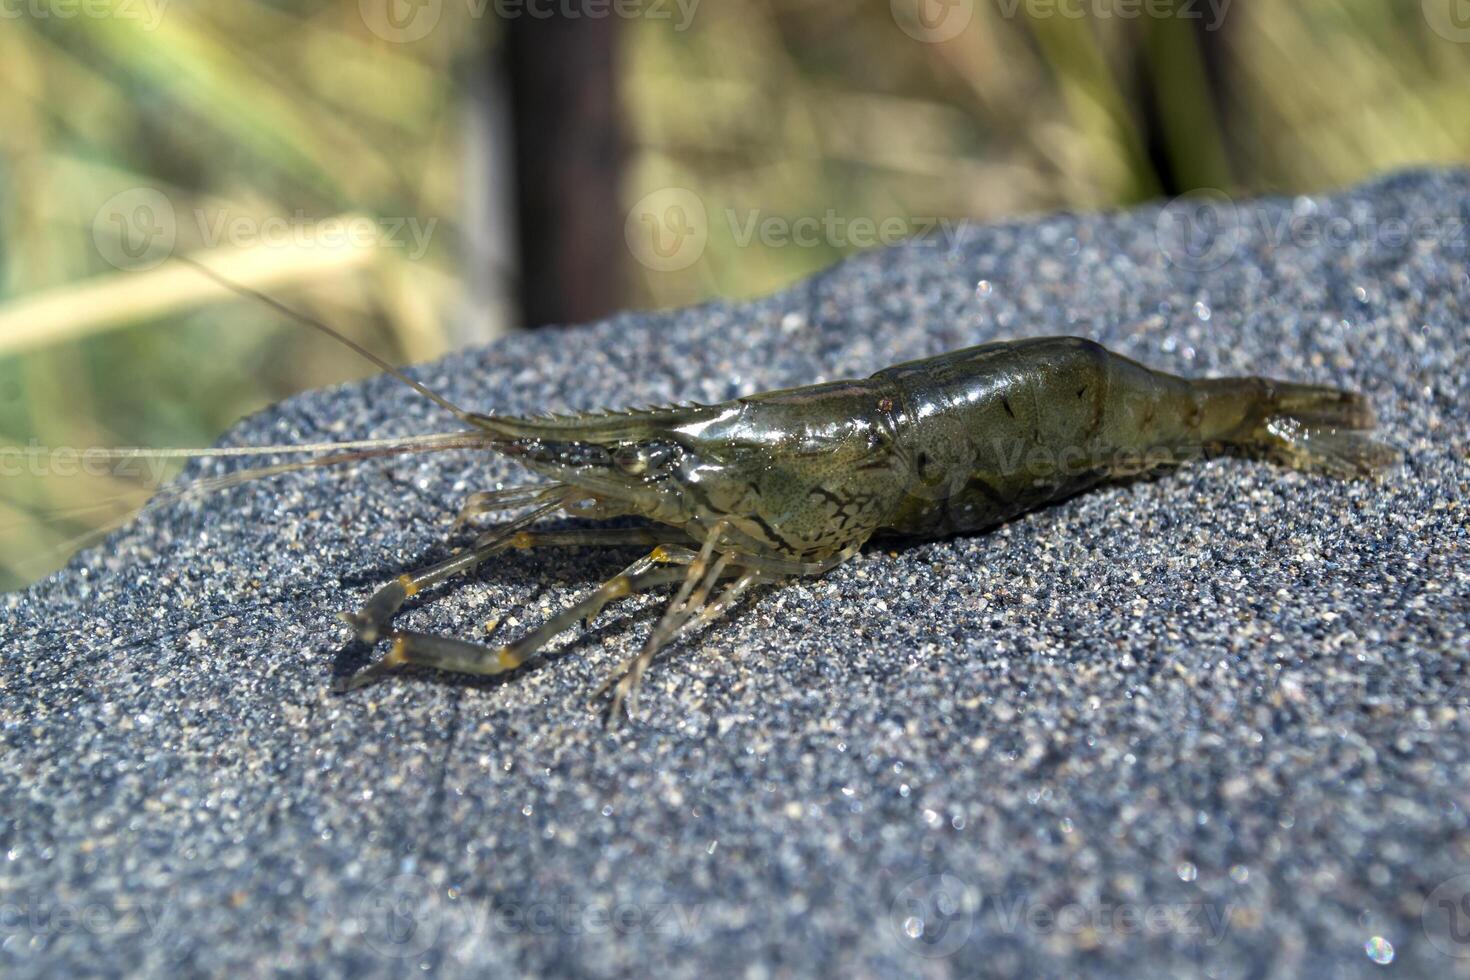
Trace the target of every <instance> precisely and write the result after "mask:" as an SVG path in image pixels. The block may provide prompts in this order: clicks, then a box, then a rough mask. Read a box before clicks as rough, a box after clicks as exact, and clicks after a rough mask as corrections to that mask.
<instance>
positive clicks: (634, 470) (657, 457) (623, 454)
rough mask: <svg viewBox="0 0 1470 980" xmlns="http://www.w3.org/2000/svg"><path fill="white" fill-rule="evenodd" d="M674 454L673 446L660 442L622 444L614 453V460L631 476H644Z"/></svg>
mask: <svg viewBox="0 0 1470 980" xmlns="http://www.w3.org/2000/svg"><path fill="white" fill-rule="evenodd" d="M673 454H674V449H673V447H672V446H666V445H662V444H659V443H654V444H647V445H641V446H622V447H620V448H619V449H617V450H616V451H615V452H614V453H613V462H614V463H616V464H617V466H618V468H619V469H621V470H622V471H623V472H624V473H627V474H629V475H630V476H642V475H643V474H645V473H647V472H648V471H649V470H651V469H655V468H657V467H660V466H663V465H664V464H665V463H667V462H668V461H669V459H670V457H672V456H673Z"/></svg>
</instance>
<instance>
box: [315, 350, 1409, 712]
mask: <svg viewBox="0 0 1470 980" xmlns="http://www.w3.org/2000/svg"><path fill="white" fill-rule="evenodd" d="M436 400H437V401H439V402H440V403H441V404H447V403H444V402H443V400H442V399H438V398H437V396H436ZM450 407H451V408H452V406H450ZM454 410H455V411H456V412H458V411H459V410H458V409H454ZM461 417H462V419H463V420H464V421H465V422H466V423H468V425H469V426H470V429H469V431H468V432H466V433H463V434H462V436H463V438H464V439H465V440H466V441H468V442H474V443H477V444H478V445H479V446H480V447H483V448H484V449H486V450H489V451H491V452H495V453H499V454H501V455H503V456H507V457H510V458H512V459H515V460H517V461H519V462H520V463H521V464H523V465H524V466H525V467H526V468H528V469H529V470H531V471H532V472H534V473H536V474H538V475H540V476H541V477H544V478H545V480H546V482H544V483H540V484H534V485H528V486H522V487H513V488H511V489H509V490H504V491H498V492H493V493H482V494H476V495H474V496H472V497H471V498H470V499H469V500H468V501H467V502H466V504H465V507H464V510H463V511H462V513H461V515H460V519H461V521H472V520H474V519H476V518H477V517H478V516H479V515H481V514H487V513H495V512H500V511H504V510H509V509H513V508H520V507H529V508H530V509H529V511H527V512H526V513H525V514H524V515H523V516H521V517H519V518H517V519H515V520H512V521H510V522H508V523H505V524H502V525H500V526H498V527H494V528H492V529H490V530H488V531H486V532H485V533H483V534H481V535H480V536H479V537H478V538H477V539H476V540H475V542H474V544H473V546H472V547H469V548H467V549H465V550H463V551H461V552H459V553H457V554H455V555H454V556H452V557H450V558H449V559H447V560H445V561H442V562H440V563H438V564H436V565H433V566H431V567H428V568H425V569H423V570H422V571H418V572H413V573H408V574H404V575H402V576H400V577H398V578H397V579H394V580H393V581H391V582H389V583H388V584H386V585H384V586H383V587H382V588H381V589H379V590H378V591H377V592H376V593H374V594H373V595H372V596H371V598H369V600H368V601H367V603H366V604H365V605H364V606H362V607H361V608H360V609H358V610H356V611H355V612H351V613H346V614H344V618H345V619H346V620H347V622H348V623H350V624H351V626H352V628H353V629H354V630H355V631H356V635H357V637H358V638H359V639H360V640H362V641H363V642H365V643H367V644H369V645H376V644H377V643H379V642H380V641H388V642H389V643H390V649H389V650H388V652H387V653H386V654H385V655H384V656H383V657H382V658H381V659H379V660H378V661H376V662H375V663H373V664H371V665H370V666H368V667H367V668H365V669H364V670H362V671H360V672H358V673H357V674H356V675H355V676H352V677H350V678H346V679H344V680H343V681H342V682H340V683H339V685H338V687H339V689H340V690H350V689H353V688H357V687H361V686H363V685H364V684H367V683H369V682H372V681H374V680H376V679H378V678H381V677H382V676H384V675H385V674H388V673H390V672H392V671H394V670H396V669H398V668H400V667H404V666H407V665H418V666H422V667H430V668H435V669H438V670H443V671H451V672H456V673H464V674H478V675H486V674H501V673H505V672H508V671H513V670H515V669H517V668H518V667H520V666H521V665H523V664H525V663H526V662H527V661H528V660H529V659H530V658H531V657H533V656H534V655H535V654H536V653H537V652H538V651H540V650H541V649H542V648H543V647H544V646H545V645H546V644H547V643H548V642H549V641H550V640H551V639H552V638H554V637H555V636H557V635H558V634H560V633H562V632H563V631H565V630H567V629H569V628H571V627H572V626H573V625H575V624H576V623H578V622H579V621H590V620H591V618H592V617H594V616H596V615H597V614H598V613H599V612H601V610H602V609H603V608H604V607H605V606H607V605H608V604H609V603H612V602H614V601H616V600H618V599H622V598H624V597H627V596H632V595H636V594H640V593H646V592H649V591H651V590H654V589H658V588H661V587H674V596H673V599H672V600H671V601H670V603H669V604H668V606H667V607H666V609H665V611H664V612H663V615H662V617H661V618H660V619H659V621H658V623H657V625H656V626H655V627H654V629H653V630H652V632H651V634H650V635H649V637H648V638H647V641H646V642H645V643H644V644H643V645H642V648H641V651H640V652H639V653H638V654H637V655H636V656H635V657H633V658H631V659H629V660H628V661H626V662H624V663H623V664H622V665H621V666H620V667H619V668H618V669H617V671H616V672H614V673H613V674H612V675H611V676H610V677H609V678H608V681H607V682H606V683H604V684H603V685H602V686H601V687H600V688H599V689H598V693H599V694H600V693H603V692H605V691H607V690H608V689H609V688H611V689H612V691H613V700H612V713H613V715H614V716H616V715H617V714H618V713H619V711H620V710H623V709H626V710H627V711H628V712H629V713H630V714H631V713H632V712H633V711H635V710H636V697H637V692H638V687H639V684H640V681H641V679H642V677H643V675H644V672H645V671H646V670H647V668H648V666H649V664H650V663H652V661H653V660H654V658H655V657H656V656H657V654H658V653H659V651H660V650H662V649H664V648H665V647H666V646H667V645H668V644H669V643H670V642H672V641H674V640H675V639H676V638H678V637H680V636H681V635H683V634H684V633H686V632H687V631H689V630H693V629H697V628H699V627H701V626H703V625H705V624H707V623H709V622H711V621H713V620H714V619H716V618H717V617H719V616H720V615H721V614H722V613H724V612H726V611H727V610H729V609H730V608H731V607H732V606H733V605H734V604H735V603H736V602H737V601H739V600H740V598H741V597H742V596H744V595H746V594H747V593H748V592H750V590H752V589H753V588H756V587H757V586H762V585H767V584H771V583H777V582H780V581H782V580H785V579H789V578H791V577H795V576H816V575H821V574H823V573H825V572H827V571H829V570H831V569H832V568H834V567H836V566H837V565H840V564H841V563H843V562H845V561H847V560H849V559H851V558H852V557H853V556H855V555H856V554H858V552H859V550H860V549H861V548H862V547H863V546H864V544H866V543H867V542H868V541H869V540H871V539H873V538H875V537H880V536H881V537H897V538H909V539H914V538H936V537H942V536H947V535H952V534H959V533H967V532H974V531H980V530H983V529H985V528H988V527H992V526H994V525H996V524H999V523H1001V522H1003V521H1006V520H1008V519H1010V518H1013V517H1015V516H1017V515H1019V514H1022V513H1024V512H1026V511H1029V510H1031V509H1033V508H1036V507H1039V506H1042V505H1044V504H1047V503H1049V502H1053V501H1057V500H1060V499H1062V498H1065V497H1068V496H1070V495H1072V494H1075V493H1078V492H1080V491H1082V490H1085V489H1087V488H1088V487H1091V486H1094V485H1095V484H1098V483H1100V482H1102V481H1105V480H1108V479H1113V478H1119V477H1125V476H1133V475H1137V474H1141V473H1146V472H1149V471H1151V470H1155V469H1157V468H1159V467H1163V466H1172V465H1177V464H1179V463H1182V462H1184V461H1186V460H1188V459H1190V458H1193V457H1195V456H1198V455H1200V454H1203V453H1206V452H1215V451H1224V452H1234V453H1238V454H1248V455H1263V456H1268V457H1272V458H1274V459H1276V460H1278V461H1280V462H1282V463H1284V464H1286V465H1288V466H1291V467H1295V468H1300V469H1312V470H1319V471H1324V472H1326V473H1327V474H1329V475H1331V476H1335V477H1343V478H1352V477H1371V476H1377V475H1380V474H1382V473H1384V472H1386V471H1387V470H1388V469H1389V468H1391V467H1392V466H1393V465H1394V463H1395V462H1396V459H1397V454H1396V452H1395V451H1394V450H1393V449H1391V448H1390V447H1388V446H1386V445H1384V444H1382V443H1379V442H1375V441H1374V440H1373V439H1371V438H1370V437H1369V436H1368V435H1367V433H1368V432H1370V431H1371V430H1372V429H1373V427H1374V425H1375V420H1374V415H1373V411H1372V409H1371V406H1370V405H1369V403H1368V402H1367V400H1366V399H1365V398H1364V397H1363V396H1361V395H1358V394H1355V393H1352V392H1348V391H1343V390H1339V389H1336V388H1329V387H1319V386H1315V385H1306V384H1296V383H1292V382H1286V381H1273V380H1269V379H1265V378H1258V377H1240V378H1221V379H1212V380H1188V379H1184V378H1180V377H1175V376H1173V375H1170V374H1165V373H1163V372H1159V371H1154V370H1151V369H1149V368H1147V367H1145V366H1143V365H1142V364H1139V363H1137V362H1135V361H1132V360H1129V359H1128V358H1126V357H1121V356H1119V355H1117V354H1113V353H1110V352H1109V351H1107V350H1106V349H1104V348H1103V347H1101V346H1100V345H1098V344H1096V343H1094V342H1092V341H1089V340H1084V339H1080V338H1077V337H1056V338H1045V339H1033V340H1020V341H1014V342H1002V343H991V344H985V345H983V346H979V347H971V348H968V349H965V350H959V351H955V352H953V353H949V354H944V355H941V356H938V357H931V358H928V359H925V360H918V361H912V362H909V363H906V364H900V365H897V366H895V367H891V368H888V369H886V370H882V371H879V372H878V373H876V374H874V375H872V376H871V377H869V378H866V379H862V380H848V381H834V382H829V383H824V384H816V385H810V386H806V387H800V388H791V389H787V390H782V391H773V392H769V393H765V394H758V395H753V396H750V397H745V398H739V399H736V400H734V401H729V402H724V403H721V404H716V405H703V404H680V405H671V406H667V407H659V408H652V409H645V410H637V411H625V412H606V413H589V414H576V415H567V416H545V417H539V418H524V417H507V416H499V415H486V414H477V413H462V414H461ZM556 512H563V513H567V514H572V515H577V516H583V517H595V518H611V517H622V516H633V517H640V518H644V519H646V521H647V522H648V523H647V526H643V527H631V528H629V527H619V528H597V527H591V528H581V529H571V530H538V529H537V528H536V527H535V526H534V525H535V523H536V522H537V521H539V520H540V519H541V518H543V517H546V516H549V515H551V514H553V513H556ZM577 545H642V546H648V547H649V548H650V550H649V551H648V552H647V553H646V554H644V555H643V556H642V557H640V558H639V559H638V560H637V561H635V562H633V563H632V564H631V565H629V566H628V567H627V568H626V569H624V570H623V571H622V572H621V573H620V574H618V575H615V576H614V577H612V578H611V579H609V580H607V581H606V582H604V583H602V585H601V586H599V587H598V588H597V589H595V590H594V591H593V592H592V593H591V594H589V595H587V596H586V597H585V598H583V599H582V600H581V601H579V602H577V603H575V604H574V605H572V606H571V607H570V608H568V609H565V610H563V611H561V612H559V613H557V614H555V615H553V616H552V617H551V618H550V619H549V620H547V621H546V622H545V623H544V624H543V625H541V626H540V627H539V628H537V629H535V630H532V631H530V632H528V633H527V634H525V635H523V636H521V637H520V638H518V639H515V640H513V641H512V642H509V643H506V644H502V645H494V646H492V645H487V644H482V643H477V642H471V641H468V640H463V639H457V638H453V637H445V636H437V635H431V634H425V633H415V632H410V631H406V630H400V629H393V628H392V626H391V624H392V620H393V618H394V616H395V614H396V613H398V611H399V610H400V609H401V608H402V606H403V605H404V603H405V602H407V600H408V599H409V598H410V597H412V596H413V595H415V594H416V593H419V592H421V591H423V590H424V589H425V588H427V587H429V586H431V585H434V584H436V583H438V582H441V581H443V580H445V579H447V578H449V577H451V576H455V575H459V574H463V573H465V572H469V571H470V570H472V569H474V568H476V567H477V566H479V565H481V564H482V563H484V562H485V561H487V560H489V559H490V558H491V557H493V556H494V555H496V554H498V553H500V552H503V551H505V550H507V549H511V548H515V549H525V548H540V547H563V546H577Z"/></svg>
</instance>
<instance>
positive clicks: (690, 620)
mask: <svg viewBox="0 0 1470 980" xmlns="http://www.w3.org/2000/svg"><path fill="white" fill-rule="evenodd" d="M780 580H781V579H780V576H779V575H773V574H771V573H770V572H762V571H758V570H755V569H751V570H748V571H745V572H743V573H742V574H741V576H740V577H739V578H738V579H736V580H735V581H734V582H732V583H731V584H730V585H729V586H728V587H727V588H726V589H725V591H724V592H722V593H720V595H719V597H718V598H716V599H715V600H714V601H713V602H710V603H709V604H707V605H703V602H704V599H705V598H706V595H701V594H699V593H696V600H695V601H691V602H690V603H689V611H688V615H686V616H684V617H683V619H682V621H681V622H680V623H679V624H678V625H677V626H676V627H675V628H674V629H673V630H672V631H671V633H670V635H669V637H668V639H669V641H670V642H672V641H673V640H676V639H678V638H679V637H681V636H683V635H684V634H685V633H688V632H692V631H694V630H696V629H699V628H700V627H702V626H706V625H708V624H710V623H712V622H714V621H715V620H716V619H719V618H720V616H722V615H723V614H724V613H725V611H726V610H728V609H729V608H730V607H731V606H733V605H734V604H735V602H736V601H737V600H738V599H739V598H740V597H741V596H742V595H744V594H745V593H746V592H748V591H749V590H750V589H751V588H753V587H755V586H757V585H766V584H769V583H772V582H779V581H780ZM711 584H713V583H711ZM706 594H707V590H706ZM701 606H702V607H701ZM661 645H662V644H659V645H654V644H652V642H651V641H650V644H649V646H646V647H645V648H644V650H643V652H641V653H639V654H638V656H636V657H631V658H629V659H628V660H626V661H624V662H623V663H622V664H621V665H620V666H619V667H618V669H617V670H615V671H613V673H612V674H610V675H609V676H608V678H607V680H605V681H603V682H602V684H601V685H599V686H598V688H597V692H596V694H594V695H593V697H594V698H596V697H598V696H600V695H601V694H603V693H604V692H605V691H607V690H608V688H612V687H614V685H616V687H615V690H614V691H613V703H612V709H611V711H610V717H612V718H616V717H617V716H618V713H619V712H620V711H621V710H622V709H623V705H624V704H627V705H628V708H629V714H632V713H633V712H634V711H636V710H637V708H638V689H639V686H640V685H641V684H642V682H643V673H644V671H646V670H647V669H648V665H649V664H650V663H652V662H653V658H654V656H656V655H657V653H658V650H659V648H660V646H661Z"/></svg>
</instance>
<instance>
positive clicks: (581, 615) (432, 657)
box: [341, 528, 696, 690]
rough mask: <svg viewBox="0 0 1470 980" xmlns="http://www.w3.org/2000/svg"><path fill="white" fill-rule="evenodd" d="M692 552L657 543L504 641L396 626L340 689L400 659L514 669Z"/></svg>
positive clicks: (668, 578)
mask: <svg viewBox="0 0 1470 980" xmlns="http://www.w3.org/2000/svg"><path fill="white" fill-rule="evenodd" d="M628 530H638V529H632V528H630V529H628ZM603 533H607V532H603ZM695 558H696V555H695V553H694V552H692V551H690V550H689V549H687V548H682V547H679V546H677V545H660V546H659V547H657V548H655V549H653V551H651V552H649V554H647V555H645V556H644V557H642V558H640V559H638V560H637V561H635V562H634V563H633V564H631V565H629V566H628V567H627V568H625V569H624V570H623V571H622V572H621V573H619V574H617V575H615V576H613V577H612V578H610V579H608V580H607V581H606V582H604V583H603V584H602V585H601V586H599V587H598V588H597V589H596V590H595V591H593V592H592V593H591V594H590V595H588V596H587V597H586V598H585V599H583V600H582V601H581V602H579V603H576V604H575V605H573V606H571V607H570V608H568V609H564V610H562V611H561V612H559V613H557V614H556V615H555V616H552V617H551V619H549V620H547V621H546V622H545V623H543V624H542V625H541V626H540V627H539V628H537V629H535V630H533V631H531V632H530V633H528V634H526V635H525V636H523V637H521V638H520V639H519V640H516V641H514V642H512V643H509V644H507V645H505V646H500V647H492V646H488V645H486V644H483V643H474V642H472V641H469V640H460V639H455V638H453V637H445V636H434V635H432V634H427V633H412V632H407V631H395V632H394V633H392V634H391V635H390V638H391V639H392V640H393V648H392V650H390V651H389V652H388V654H387V656H385V657H384V658H383V659H382V660H380V661H379V662H378V663H376V664H374V665H372V666H371V667H369V668H367V669H366V670H364V671H362V672H361V673H359V674H357V675H356V676H355V677H352V678H351V679H349V680H347V681H345V682H344V683H343V684H342V685H341V687H342V689H343V690H352V689H355V688H358V687H361V686H363V685H364V684H367V683H369V682H371V681H373V680H374V679H376V678H378V677H379V676H381V675H383V674H385V673H388V672H390V671H392V670H394V669H395V668H397V667H401V666H404V665H405V664H419V665H421V666H425V667H435V668H438V669H440V670H450V671H457V672H460V673H466V674H480V675H491V674H501V673H505V672H506V671H509V670H514V669H515V668H517V667H519V666H521V664H523V663H525V662H526V661H527V660H529V659H530V658H531V657H532V655H534V654H535V653H536V652H537V651H539V650H540V649H541V648H542V647H544V646H545V645H546V644H547V643H549V642H550V641H551V640H552V639H553V638H554V637H556V635H557V634H559V633H561V632H563V631H565V630H567V629H569V628H570V627H572V626H573V625H575V624H576V623H577V621H578V620H582V619H591V618H592V617H594V616H596V615H597V614H598V613H599V612H601V611H602V609H603V608H604V607H605V606H606V605H607V604H608V603H610V602H612V601H613V600H615V599H621V598H624V597H625V596H630V595H635V594H637V593H640V592H646V591H648V590H649V589H655V588H658V587H659V586H662V585H671V584H673V583H674V582H677V581H679V580H681V579H683V578H685V577H686V573H685V571H684V569H683V568H669V567H666V566H668V565H688V564H690V563H691V562H693V561H694V560H695Z"/></svg>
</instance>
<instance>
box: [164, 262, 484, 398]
mask: <svg viewBox="0 0 1470 980" xmlns="http://www.w3.org/2000/svg"><path fill="white" fill-rule="evenodd" d="M174 260H175V261H178V262H182V263H184V264H185V265H187V266H191V267H193V268H194V269H197V270H198V271H199V272H200V273H202V274H203V275H204V276H206V277H208V278H210V279H213V280H214V281H215V282H217V283H219V284H220V285H221V286H223V287H225V288H226V289H228V290H229V291H230V292H232V293H238V294H239V295H241V296H244V297H246V298H248V299H253V300H257V301H259V302H261V303H264V304H265V305H266V306H269V307H270V308H271V309H273V310H275V311H276V312H278V313H281V314H283V315H285V316H288V317H290V318H291V319H293V320H295V321H296V322H297V323H304V324H306V325H307V326H308V327H311V328H312V329H314V330H319V331H321V332H322V333H324V334H326V335H327V336H328V337H331V338H332V339H333V340H335V341H337V342H338V343H340V344H343V345H345V346H346V347H348V348H349V349H350V350H352V351H354V352H356V353H357V354H358V355H359V356H361V357H363V358H366V359H367V360H368V361H370V362H371V363H373V364H374V365H376V366H377V367H379V368H380V369H382V370H383V371H386V372H387V373H388V374H391V375H392V376H393V377H395V378H397V379H398V380H399V381H402V382H403V383H404V384H406V385H408V386H409V387H410V388H412V389H413V390H414V391H416V392H418V393H419V394H420V395H423V396H424V397H425V398H427V399H429V400H430V401H431V402H433V403H434V404H435V405H438V406H439V407H440V408H442V409H444V410H445V411H447V412H450V413H452V414H453V415H454V416H455V417H456V418H459V419H462V420H464V421H466V422H469V421H471V419H470V413H469V412H466V411H465V410H464V409H462V408H460V407H459V406H458V405H456V404H454V403H453V402H451V401H450V400H449V399H447V398H445V397H444V396H443V395H441V394H439V393H438V392H436V391H434V390H432V389H431V388H429V387H427V386H426V385H422V384H420V383H419V382H417V381H415V380H414V379H412V378H410V377H409V376H408V375H406V374H404V373H403V372H402V371H400V370H399V369H398V368H396V367H394V366H393V365H392V364H389V363H388V362H387V361H385V360H384V359H383V358H381V357H379V356H378V355H377V354H374V353H373V352H372V351H370V350H368V349H367V348H366V347H364V346H363V345H362V344H359V343H358V342H357V341H355V340H353V339H352V338H351V337H349V336H347V335H346V334H344V333H342V332H341V331H340V330H337V329H336V328H334V327H329V326H327V325H326V324H325V323H323V322H322V321H320V320H318V319H316V318H315V317H311V316H307V315H306V314H305V313H302V312H301V311H300V310H295V309H292V308H291V307H289V306H287V305H286V304H285V303H282V302H281V301H280V300H278V299H276V298H275V297H273V296H269V295H267V294H265V293H263V292H261V291H260V290H258V289H252V288H251V287H249V286H245V285H242V284H240V283H238V282H234V281H232V280H230V279H228V278H226V277H225V276H222V275H220V274H219V273H218V272H215V271H214V270H213V269H211V268H210V267H209V266H207V265H205V264H204V263H203V262H200V261H198V260H197V259H194V258H191V257H189V256H187V255H176V256H174Z"/></svg>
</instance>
